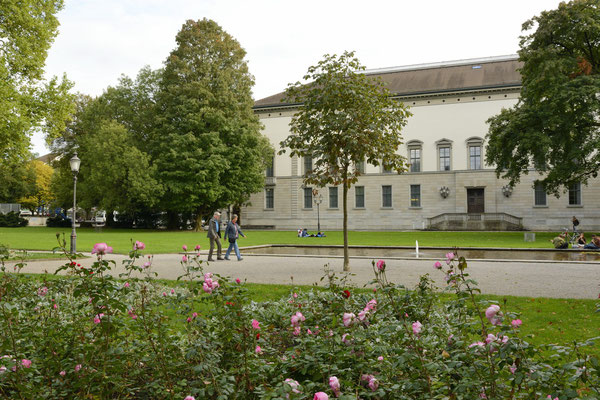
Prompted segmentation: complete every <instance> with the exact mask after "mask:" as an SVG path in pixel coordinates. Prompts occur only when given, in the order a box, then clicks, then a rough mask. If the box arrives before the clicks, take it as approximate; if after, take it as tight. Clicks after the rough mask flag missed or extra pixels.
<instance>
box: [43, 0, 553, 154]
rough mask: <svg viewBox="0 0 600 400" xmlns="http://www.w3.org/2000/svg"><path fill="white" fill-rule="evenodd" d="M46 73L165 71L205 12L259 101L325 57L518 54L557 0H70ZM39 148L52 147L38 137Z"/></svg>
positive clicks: (382, 59)
mask: <svg viewBox="0 0 600 400" xmlns="http://www.w3.org/2000/svg"><path fill="white" fill-rule="evenodd" d="M65 3H66V4H65V8H64V10H63V11H62V12H61V13H60V14H59V15H58V18H59V21H60V24H61V25H60V27H59V30H60V32H59V35H58V37H57V38H56V41H55V43H54V45H53V46H52V48H51V50H50V52H49V55H48V59H47V64H46V71H47V76H53V75H59V76H60V75H62V74H63V73H66V74H67V77H68V78H69V79H70V80H72V81H74V82H75V88H74V90H75V91H78V92H82V93H86V94H90V95H94V96H98V95H100V94H102V92H103V90H105V89H106V87H108V86H114V85H116V84H117V82H118V78H119V77H120V76H121V74H125V75H128V76H131V77H135V75H136V74H137V72H138V71H139V70H140V69H141V68H142V67H143V66H145V65H150V66H151V67H152V68H153V69H156V68H160V67H161V66H162V65H163V62H164V60H165V59H166V58H167V56H168V54H169V52H170V51H171V50H173V49H174V47H175V35H176V34H177V32H178V31H179V29H180V28H181V26H182V24H183V23H184V22H185V21H186V20H187V19H196V20H197V19H202V18H209V19H213V20H214V21H216V22H217V23H218V24H219V25H221V26H222V27H223V28H224V29H225V30H226V31H227V32H228V33H229V34H231V35H232V36H233V37H235V38H236V39H237V40H238V41H239V42H240V44H241V45H242V47H243V48H244V49H245V50H246V52H247V56H246V58H247V60H248V64H249V66H250V71H251V73H252V74H253V75H254V77H255V79H256V84H255V86H254V90H253V92H254V98H255V99H260V98H263V97H266V96H270V95H272V94H275V93H278V92H281V91H283V90H284V89H285V88H286V86H287V84H288V83H291V82H295V81H298V80H300V79H301V78H302V76H303V75H304V73H305V72H306V70H307V68H308V67H309V66H311V65H314V64H316V63H317V62H318V61H319V60H320V59H321V58H322V56H323V55H324V54H326V53H330V54H333V53H335V54H340V53H342V52H343V51H345V50H355V51H356V55H357V57H358V58H359V59H360V60H361V62H362V64H363V65H365V66H366V67H367V68H369V69H374V68H384V67H393V66H402V65H411V64H420V63H430V62H439V61H450V60H460V59H465V58H477V57H489V56H499V55H506V54H515V53H516V51H517V50H518V43H519V35H520V34H521V24H522V23H523V22H525V21H526V20H527V19H529V18H531V17H533V16H534V15H539V13H540V12H541V11H543V10H549V9H553V8H556V7H557V6H558V4H559V1H558V0H503V1H498V0H495V1H490V0H477V1H474V0H454V1H448V0H430V1H414V0H413V1H408V0H395V1H393V0H390V1H384V0H371V1H369V2H367V1H365V0H362V1H354V0H344V1H338V0H335V1H334V0H318V1H317V0H303V1H294V2H292V1H283V0H280V1H276V0H255V1H248V0H220V1H217V0H66V1H65ZM33 151H34V152H37V153H39V154H40V155H42V154H45V153H47V149H46V148H45V146H44V143H43V140H42V138H41V135H35V136H34V138H33Z"/></svg>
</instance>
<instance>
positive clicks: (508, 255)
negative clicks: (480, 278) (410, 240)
mask: <svg viewBox="0 0 600 400" xmlns="http://www.w3.org/2000/svg"><path fill="white" fill-rule="evenodd" d="M348 250H349V253H350V257H367V258H411V259H414V258H417V255H416V252H415V248H414V247H389V246H379V247H377V246H373V247H370V246H350V247H349V249H348ZM449 251H452V249H451V248H447V247H421V248H420V249H419V257H418V258H420V259H434V260H441V259H445V255H446V253H448V252H449ZM244 253H246V254H257V255H259V254H264V255H302V256H315V257H340V256H343V255H344V247H343V246H309V245H304V246H297V245H296V246H292V245H279V244H277V245H270V246H256V247H247V248H245V249H244ZM458 253H459V255H461V256H463V257H465V258H466V259H467V260H531V261H579V262H600V252H598V251H591V250H577V249H575V250H571V249H570V250H554V249H496V248H473V247H470V248H461V249H459V250H458Z"/></svg>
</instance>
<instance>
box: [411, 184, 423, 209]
mask: <svg viewBox="0 0 600 400" xmlns="http://www.w3.org/2000/svg"><path fill="white" fill-rule="evenodd" d="M410 206H411V207H421V185H410Z"/></svg>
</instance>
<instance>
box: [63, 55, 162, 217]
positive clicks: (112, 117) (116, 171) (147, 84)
mask: <svg viewBox="0 0 600 400" xmlns="http://www.w3.org/2000/svg"><path fill="white" fill-rule="evenodd" d="M160 75H161V73H160V71H152V70H151V69H149V68H147V67H146V68H143V69H142V70H141V71H140V73H139V74H138V76H137V77H136V79H135V80H132V79H130V78H128V77H126V76H123V77H121V79H120V81H119V85H117V86H115V87H108V88H107V89H106V90H105V91H104V93H103V94H102V95H101V96H99V97H97V98H91V97H89V96H83V95H82V96H80V97H79V99H78V102H77V106H78V107H77V112H76V113H75V118H74V120H73V122H72V123H71V124H69V126H68V129H66V130H65V131H64V132H63V135H62V136H61V137H60V138H58V139H56V140H55V141H54V143H53V149H54V151H55V152H56V153H57V154H61V155H62V157H61V158H60V160H58V161H57V162H56V166H57V173H56V175H55V177H54V179H53V190H54V191H55V193H56V197H57V203H58V204H60V205H62V206H69V205H70V203H71V202H72V188H73V184H72V175H71V172H70V168H69V163H68V160H69V159H70V158H71V156H72V155H73V154H74V152H75V151H76V152H77V153H78V156H79V158H80V159H81V160H82V164H81V170H80V172H79V175H78V196H77V197H78V203H79V204H80V205H81V206H82V207H83V208H86V209H90V208H92V207H100V208H103V209H105V210H107V211H109V213H108V215H109V216H111V215H112V211H113V210H115V211H119V212H120V213H125V214H127V215H129V216H132V217H133V218H135V215H136V214H140V213H144V214H145V213H147V212H149V211H151V210H152V209H153V208H154V207H155V206H156V205H157V203H158V201H159V199H160V197H161V196H162V193H163V190H162V185H160V183H159V182H158V181H157V180H156V168H155V167H154V166H153V165H152V163H151V160H150V155H149V154H148V140H147V139H148V132H149V131H151V130H152V129H153V124H154V112H155V108H154V106H155V105H154V98H155V97H156V91H157V88H158V81H159V79H160Z"/></svg>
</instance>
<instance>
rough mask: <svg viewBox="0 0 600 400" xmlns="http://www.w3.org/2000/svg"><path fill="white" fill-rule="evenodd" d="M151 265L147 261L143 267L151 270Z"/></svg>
mask: <svg viewBox="0 0 600 400" xmlns="http://www.w3.org/2000/svg"><path fill="white" fill-rule="evenodd" d="M151 265H152V263H151V262H150V261H146V262H145V263H144V264H142V267H144V268H150V266H151Z"/></svg>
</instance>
